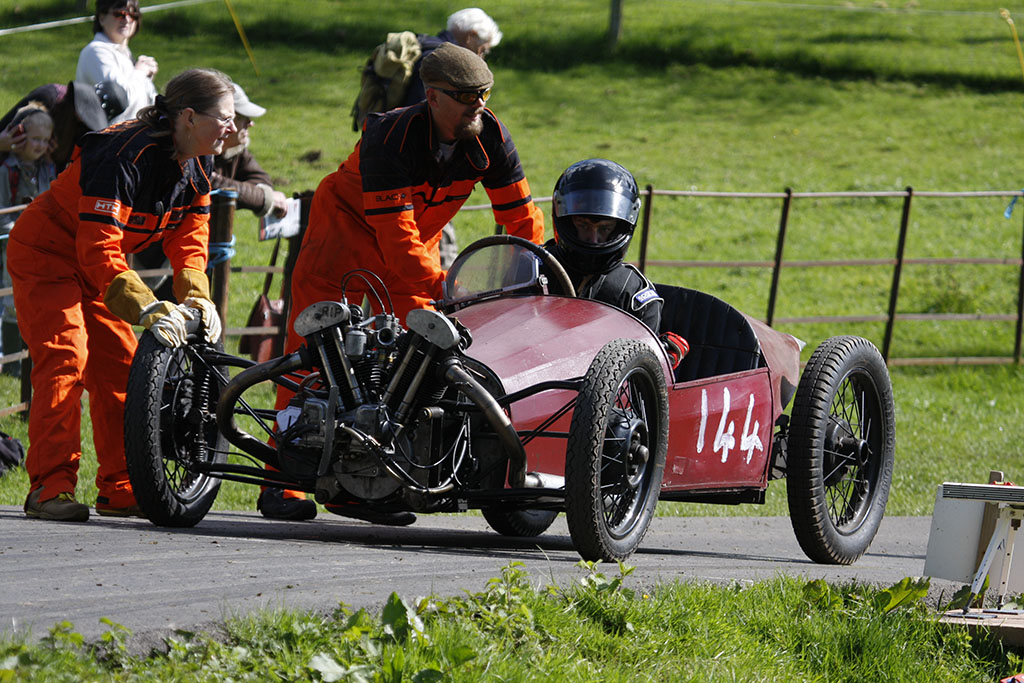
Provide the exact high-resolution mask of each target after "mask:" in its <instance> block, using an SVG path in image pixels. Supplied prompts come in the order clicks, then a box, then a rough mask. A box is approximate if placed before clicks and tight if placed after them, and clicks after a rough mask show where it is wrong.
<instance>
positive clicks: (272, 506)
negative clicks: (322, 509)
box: [256, 489, 316, 522]
mask: <svg viewBox="0 0 1024 683" xmlns="http://www.w3.org/2000/svg"><path fill="white" fill-rule="evenodd" d="M256 509H257V510H259V511H260V514H262V515H263V516H264V517H266V518H267V519H283V520H288V521H291V522H304V521H306V520H309V519H313V518H314V517H316V503H314V502H313V501H311V500H307V499H306V498H285V496H284V489H263V492H262V493H260V497H259V498H257V499H256Z"/></svg>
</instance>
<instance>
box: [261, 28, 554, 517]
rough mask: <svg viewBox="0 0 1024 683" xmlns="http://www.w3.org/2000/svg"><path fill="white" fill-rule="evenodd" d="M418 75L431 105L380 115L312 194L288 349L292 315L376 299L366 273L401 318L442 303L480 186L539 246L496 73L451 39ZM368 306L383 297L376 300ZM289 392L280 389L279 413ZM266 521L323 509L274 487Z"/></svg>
mask: <svg viewBox="0 0 1024 683" xmlns="http://www.w3.org/2000/svg"><path fill="white" fill-rule="evenodd" d="M420 77H421V78H422V79H423V83H424V84H425V85H426V99H425V100H423V101H422V102H420V103H418V104H415V105H412V106H410V107H403V108H401V109H393V110H391V111H388V112H385V113H382V114H371V115H370V116H369V118H367V120H366V123H365V125H364V127H363V134H362V138H361V140H360V142H359V143H358V144H357V145H356V148H355V150H354V151H353V152H352V154H351V155H350V156H349V158H348V159H346V160H345V162H344V163H342V164H341V166H340V167H339V168H338V170H337V171H335V172H334V173H332V174H331V175H329V176H327V177H326V178H324V180H323V181H322V182H321V183H320V186H319V187H318V188H317V190H316V193H315V195H314V196H313V202H312V205H311V207H310V213H309V227H308V228H307V230H306V234H305V237H304V238H303V240H302V248H301V251H300V252H299V256H298V260H297V261H296V264H295V270H294V274H293V276H292V306H291V313H290V315H289V320H288V341H287V344H286V350H287V351H294V350H295V349H297V348H298V347H299V346H300V345H301V343H302V338H301V337H299V336H298V335H296V334H295V332H294V331H293V330H292V323H293V322H294V320H295V317H296V316H297V315H298V314H299V312H301V311H302V310H303V309H305V308H306V307H307V306H310V305H311V304H314V303H316V302H318V301H324V300H330V299H334V300H340V299H342V297H343V296H344V297H346V298H347V299H348V301H351V302H355V303H359V302H361V301H362V300H363V297H364V296H366V295H367V294H368V288H367V285H366V283H365V282H364V281H363V280H360V279H358V278H353V280H352V281H350V284H349V286H348V289H347V290H346V291H344V292H342V287H341V281H342V278H343V277H344V276H345V274H346V273H348V272H349V271H351V270H354V269H357V268H362V269H366V270H369V271H371V272H373V273H375V274H376V275H377V276H379V277H380V278H381V280H382V281H383V282H384V285H385V286H386V287H387V290H388V292H389V293H390V295H391V300H392V302H393V303H394V307H395V311H394V312H395V313H396V314H397V315H398V316H399V317H400V318H401V319H403V320H404V319H405V316H406V315H407V314H408V313H409V311H411V310H413V309H416V308H427V307H429V306H430V302H431V301H432V300H436V299H440V298H441V283H442V282H443V281H444V271H443V270H442V269H441V266H440V258H439V254H438V244H439V242H440V241H441V230H442V228H444V226H445V224H447V223H448V222H449V221H450V220H451V219H452V217H454V216H455V214H456V213H457V212H458V210H459V208H460V207H461V206H462V205H463V204H464V203H465V202H466V200H467V199H468V198H469V195H470V193H471V192H472V191H473V188H474V187H475V186H476V184H477V183H480V184H482V185H483V187H484V189H485V190H486V192H487V196H488V197H489V198H490V200H491V207H492V209H493V211H494V219H495V221H496V222H497V223H499V224H501V225H504V226H505V228H506V230H507V231H508V233H509V234H511V235H516V236H518V237H523V238H525V239H528V240H531V241H532V242H535V243H537V244H540V243H541V242H542V241H543V239H544V217H543V214H542V213H541V211H540V209H538V208H537V206H536V205H535V204H534V203H533V198H532V197H531V195H530V187H529V184H528V183H527V182H526V176H525V174H524V173H523V168H522V165H521V164H520V163H519V154H518V152H517V151H516V147H515V144H513V142H512V138H511V136H510V135H509V132H508V129H506V128H505V125H504V124H503V123H501V121H499V120H498V118H497V117H496V116H495V115H494V114H493V113H491V111H490V110H489V109H487V108H486V107H485V106H484V103H485V102H486V101H487V98H488V97H489V96H490V91H491V86H492V85H493V84H494V76H493V75H492V74H491V71H490V69H488V68H487V63H486V62H484V60H483V59H482V58H480V57H479V56H477V54H476V53H474V52H472V51H470V50H467V49H465V48H462V47H458V46H457V45H454V44H452V43H445V44H443V45H441V46H440V47H438V48H437V49H436V50H434V51H433V52H431V53H430V54H429V55H428V56H427V57H424V59H423V62H422V64H421V66H420ZM369 300H370V302H371V305H373V306H374V307H376V306H377V305H378V304H377V301H376V299H375V298H374V297H373V296H370V297H369ZM289 398H290V393H289V392H287V391H285V390H280V389H279V390H278V400H277V407H278V408H279V409H281V408H284V407H285V406H286V405H287V403H288V399H289ZM258 506H259V509H260V511H261V512H262V513H263V515H264V516H266V517H273V518H278V519H310V518H312V517H313V516H315V515H316V505H315V504H314V503H313V501H310V500H306V498H305V495H304V494H303V493H301V492H297V491H295V492H293V491H284V492H282V490H281V489H266V490H265V491H264V492H263V493H262V494H261V495H260V500H259V503H258ZM328 509H330V510H331V511H332V512H335V513H337V514H343V515H346V516H350V517H358V518H361V519H368V520H370V521H375V522H380V523H389V524H408V523H410V522H411V521H412V520H413V519H415V518H414V517H413V516H412V514H411V513H398V514H391V513H377V512H374V511H370V510H367V509H366V508H365V507H363V506H356V505H342V506H330V507H329V508H328Z"/></svg>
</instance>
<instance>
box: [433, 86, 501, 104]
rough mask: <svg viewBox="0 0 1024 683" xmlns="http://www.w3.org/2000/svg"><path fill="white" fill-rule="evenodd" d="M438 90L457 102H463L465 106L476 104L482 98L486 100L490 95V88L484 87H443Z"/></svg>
mask: <svg viewBox="0 0 1024 683" xmlns="http://www.w3.org/2000/svg"><path fill="white" fill-rule="evenodd" d="M438 90H440V91H441V92H443V93H444V94H445V95H447V96H448V97H450V98H452V99H453V100H455V101H456V102H458V103H459V104H464V105H466V106H469V105H471V104H476V101H477V100H483V101H484V102H486V101H487V100H488V99H489V98H490V97H491V89H490V88H484V89H483V90H446V89H444V88H438Z"/></svg>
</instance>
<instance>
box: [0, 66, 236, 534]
mask: <svg viewBox="0 0 1024 683" xmlns="http://www.w3.org/2000/svg"><path fill="white" fill-rule="evenodd" d="M232 93H233V89H232V84H231V81H230V79H228V77H227V76H225V75H224V74H222V73H220V72H218V71H213V70H207V69H192V70H189V71H185V72H183V73H181V74H179V75H177V76H175V77H174V78H172V79H171V81H170V82H169V83H168V84H167V89H166V94H165V95H164V96H160V97H157V98H156V103H155V104H154V105H151V106H149V107H145V108H143V109H142V110H141V111H140V112H139V114H138V119H137V120H129V121H125V122H123V123H120V124H117V125H114V126H111V127H109V128H107V129H105V130H103V131H100V132H96V133H89V134H87V135H85V136H84V137H83V138H82V139H81V142H80V144H79V146H78V149H76V150H75V154H74V155H73V159H72V162H71V164H70V165H69V166H68V168H67V169H66V170H64V171H63V172H62V173H61V174H60V175H59V176H58V177H57V179H56V180H55V181H54V182H53V184H52V185H51V186H50V189H49V190H48V191H46V192H44V193H43V194H41V195H39V197H37V198H36V199H35V200H34V201H33V202H32V203H31V204H30V205H29V207H28V208H27V209H25V212H24V213H23V214H22V215H21V216H20V217H19V218H18V222H17V223H16V224H15V226H14V229H13V231H12V232H11V236H10V240H9V245H8V268H9V271H10V275H11V279H12V281H13V284H14V300H15V305H16V306H17V308H18V312H19V324H20V326H21V332H22V336H23V337H24V339H25V342H26V346H27V347H28V349H29V352H30V354H31V357H32V363H33V367H32V391H33V396H32V406H31V409H30V412H29V431H28V435H29V450H28V455H27V457H26V459H25V466H26V469H27V470H28V475H29V494H28V498H27V499H26V501H25V513H26V514H27V515H28V516H29V517H36V518H39V519H53V520H62V521H85V520H87V519H88V518H89V506H88V505H85V504H82V503H79V502H78V501H77V500H76V499H75V486H76V484H77V481H78V461H79V459H80V458H81V455H82V448H81V440H80V437H79V427H80V422H81V397H82V390H83V389H85V390H87V391H88V392H89V409H90V414H91V416H92V426H93V442H94V444H95V448H96V457H97V460H98V464H99V468H98V471H97V473H96V486H97V487H98V488H99V497H98V498H97V501H96V511H97V513H99V514H100V515H109V516H129V515H139V514H140V512H139V508H138V506H137V505H136V503H135V498H134V496H133V495H132V490H131V485H130V484H129V482H128V472H127V468H126V465H125V457H124V400H125V388H126V385H127V381H128V371H129V368H130V365H131V360H132V356H133V354H134V353H135V347H136V340H135V333H134V332H133V330H132V325H141V326H143V327H145V328H147V329H149V330H151V331H152V332H153V333H154V334H155V335H156V337H157V339H159V340H160V341H161V342H162V343H164V344H166V345H167V346H171V347H175V346H180V345H182V344H184V342H185V321H186V320H188V319H196V318H200V317H201V318H202V323H203V329H204V334H205V335H206V338H207V339H209V340H210V341H215V340H216V339H218V338H219V337H220V333H221V324H220V318H219V317H218V315H217V310H216V308H215V307H214V305H213V302H212V301H210V292H209V282H208V281H207V278H206V272H205V271H206V259H207V242H208V238H209V213H210V180H209V175H210V170H211V168H212V165H213V155H215V154H218V153H220V151H221V149H222V148H223V145H224V141H225V140H226V139H227V138H228V136H230V135H231V134H232V133H233V132H234V130H235V125H234V116H235V111H234V100H233V95H232ZM154 242H161V243H162V245H163V249H164V252H165V253H166V254H167V257H168V258H169V259H170V262H171V265H172V266H173V267H174V295H175V297H176V298H177V300H178V301H180V302H182V303H181V304H180V305H175V304H173V303H171V302H168V301H159V300H157V299H156V297H155V296H154V294H153V292H152V291H150V290H149V288H148V287H146V286H145V284H143V282H142V280H141V278H139V276H138V274H137V273H136V272H135V271H133V270H131V269H130V268H129V267H128V263H127V259H126V255H127V254H129V253H135V252H137V251H139V250H141V249H143V248H145V247H146V246H148V245H150V244H152V243H154Z"/></svg>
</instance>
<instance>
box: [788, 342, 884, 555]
mask: <svg viewBox="0 0 1024 683" xmlns="http://www.w3.org/2000/svg"><path fill="white" fill-rule="evenodd" d="M894 452H895V409H894V406H893V397H892V385H891V383H890V380H889V372H888V370H887V369H886V366H885V361H884V360H883V359H882V356H881V354H879V352H878V349H876V348H875V346H874V345H873V344H872V343H871V342H869V341H868V340H866V339H862V338H860V337H852V336H842V337H832V338H830V339H827V340H826V341H825V342H823V343H822V344H821V346H819V347H818V348H817V349H815V351H814V353H813V354H812V355H811V359H810V360H809V361H808V363H807V367H806V368H805V369H804V374H803V376H802V377H801V378H800V384H799V386H798V387H797V392H796V397H795V398H794V399H793V414H792V419H791V421H790V428H789V443H788V453H787V460H786V468H787V479H788V483H787V487H788V488H787V491H788V497H789V514H790V520H791V521H792V524H793V530H794V532H795V533H796V537H797V540H798V541H799V542H800V547H801V548H803V550H804V552H805V553H806V554H807V556H808V557H809V558H811V559H812V560H814V561H815V562H821V563H824V564H851V563H853V562H854V561H856V560H857V558H859V557H860V556H861V555H863V554H864V553H865V552H866V551H867V549H868V546H870V545H871V541H872V540H874V537H875V534H876V533H877V531H878V526H879V524H881V522H882V516H883V515H884V514H885V505H886V502H887V501H888V499H889V487H890V486H891V483H892V468H893V462H894Z"/></svg>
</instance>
